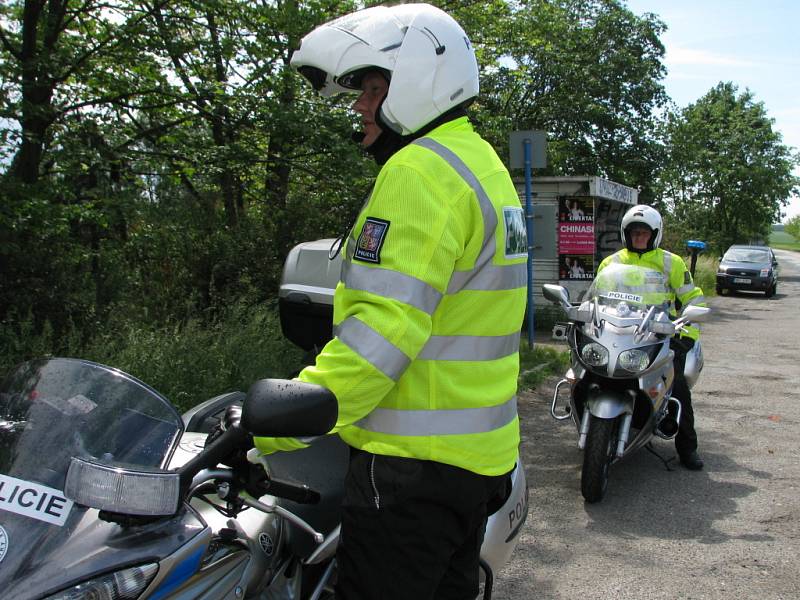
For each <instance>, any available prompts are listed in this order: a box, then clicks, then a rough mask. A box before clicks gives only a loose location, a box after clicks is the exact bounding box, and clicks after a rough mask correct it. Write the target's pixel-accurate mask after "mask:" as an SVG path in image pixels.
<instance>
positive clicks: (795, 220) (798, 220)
mask: <svg viewBox="0 0 800 600" xmlns="http://www.w3.org/2000/svg"><path fill="white" fill-rule="evenodd" d="M783 230H784V231H785V232H786V233H788V234H789V235H790V236H792V237H793V238H794V239H796V240H798V241H800V215H795V216H793V217H792V218H791V219H789V220H788V221H786V224H785V225H784V228H783Z"/></svg>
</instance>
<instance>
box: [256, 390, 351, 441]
mask: <svg viewBox="0 0 800 600" xmlns="http://www.w3.org/2000/svg"><path fill="white" fill-rule="evenodd" d="M338 416H339V404H338V402H337V401H336V396H334V395H333V393H331V391H330V390H328V389H326V388H324V387H322V386H320V385H315V384H313V383H305V382H303V381H296V380H289V379H261V380H260V381H256V382H255V383H254V384H253V385H252V386H250V390H249V391H248V392H247V396H246V397H245V399H244V403H243V405H242V420H241V425H242V427H243V428H244V429H245V430H246V431H248V432H249V433H251V434H252V435H257V436H270V437H309V436H315V435H325V434H326V433H328V432H329V431H330V430H331V429H333V426H334V425H335V424H336V418H337V417H338Z"/></svg>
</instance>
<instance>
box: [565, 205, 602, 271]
mask: <svg viewBox="0 0 800 600" xmlns="http://www.w3.org/2000/svg"><path fill="white" fill-rule="evenodd" d="M594 250H595V238H594V201H593V200H592V199H591V198H575V197H563V198H559V200H558V271H559V276H558V278H559V279H566V280H570V279H572V280H589V281H591V280H592V279H594Z"/></svg>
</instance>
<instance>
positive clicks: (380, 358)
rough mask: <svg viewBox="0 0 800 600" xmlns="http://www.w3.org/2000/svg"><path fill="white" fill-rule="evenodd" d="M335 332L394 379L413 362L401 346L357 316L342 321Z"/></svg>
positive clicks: (353, 349) (354, 350)
mask: <svg viewBox="0 0 800 600" xmlns="http://www.w3.org/2000/svg"><path fill="white" fill-rule="evenodd" d="M334 334H335V335H336V337H337V338H339V340H340V341H341V342H342V343H344V344H345V345H346V346H347V347H348V348H350V349H351V350H352V351H353V352H355V353H356V354H358V355H359V356H361V357H362V358H363V359H364V360H366V361H367V362H368V363H370V364H371V365H372V366H374V367H375V368H376V369H378V370H379V371H380V372H381V373H383V374H384V375H386V376H387V377H388V378H389V379H391V380H392V381H397V380H398V379H400V376H401V375H402V374H403V373H404V372H405V370H406V369H407V368H408V365H409V364H411V359H410V358H408V356H406V355H405V354H404V353H403V351H402V350H400V348H398V347H397V346H395V345H394V344H392V343H391V342H390V341H388V340H387V339H386V338H385V337H383V336H382V335H381V334H379V333H378V332H377V331H375V330H374V329H372V327H370V326H369V325H367V324H365V323H363V322H362V321H360V320H358V319H356V318H355V317H348V318H347V319H345V320H344V322H342V323H340V324H339V325H338V326H337V327H336V330H335V332H334Z"/></svg>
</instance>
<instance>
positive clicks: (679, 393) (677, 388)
mask: <svg viewBox="0 0 800 600" xmlns="http://www.w3.org/2000/svg"><path fill="white" fill-rule="evenodd" d="M692 346H694V340H692V339H691V338H680V339H673V340H672V342H671V343H670V348H672V350H673V351H674V352H675V358H674V361H673V364H674V365H675V381H674V383H673V384H672V395H673V396H675V397H676V398H677V399H678V400H680V401H681V408H682V411H681V422H680V423H679V424H678V435H676V436H675V450H676V451H677V452H678V455H679V456H688V455H689V454H691V453H692V452H694V451H696V450H697V432H696V431H695V430H694V409H693V408H692V392H691V390H690V389H689V384H688V383H687V381H686V377H684V376H683V369H684V367H685V366H686V353H687V352H688V351H689V350H690V349H691V348H692Z"/></svg>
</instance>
